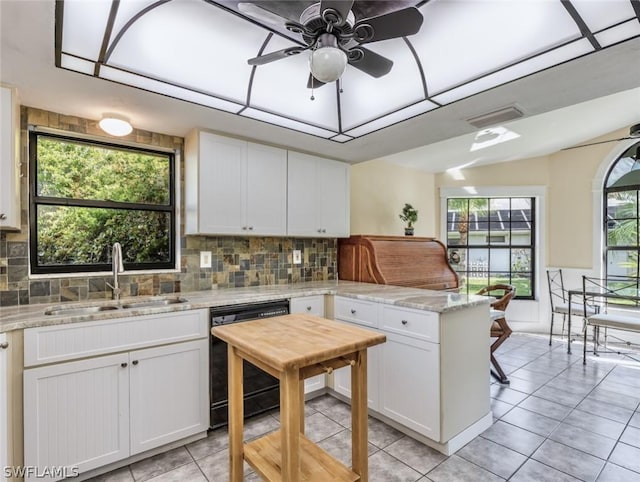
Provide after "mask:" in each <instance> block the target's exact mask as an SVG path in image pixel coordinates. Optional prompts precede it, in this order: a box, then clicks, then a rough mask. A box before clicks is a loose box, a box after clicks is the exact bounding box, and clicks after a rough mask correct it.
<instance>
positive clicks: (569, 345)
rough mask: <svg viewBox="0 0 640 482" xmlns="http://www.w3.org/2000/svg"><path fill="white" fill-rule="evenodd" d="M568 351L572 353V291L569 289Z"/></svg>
mask: <svg viewBox="0 0 640 482" xmlns="http://www.w3.org/2000/svg"><path fill="white" fill-rule="evenodd" d="M567 353H568V354H569V355H571V291H569V316H568V320H567Z"/></svg>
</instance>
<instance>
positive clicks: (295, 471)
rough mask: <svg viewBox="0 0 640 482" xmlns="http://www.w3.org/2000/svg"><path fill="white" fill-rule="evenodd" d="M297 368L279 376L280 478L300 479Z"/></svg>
mask: <svg viewBox="0 0 640 482" xmlns="http://www.w3.org/2000/svg"><path fill="white" fill-rule="evenodd" d="M300 384H301V380H300V374H299V370H287V371H285V372H284V373H282V377H281V378H280V434H281V436H282V443H281V448H282V480H283V482H298V481H299V480H300V429H301V427H300V425H301V424H300V421H301V415H300V411H301V410H304V407H303V406H302V400H301V399H300V393H301V392H300Z"/></svg>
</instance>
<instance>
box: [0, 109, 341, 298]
mask: <svg viewBox="0 0 640 482" xmlns="http://www.w3.org/2000/svg"><path fill="white" fill-rule="evenodd" d="M21 121H22V125H21V129H22V132H21V156H22V162H23V164H22V169H23V174H24V176H23V177H22V180H21V199H22V201H21V204H22V229H21V231H20V232H8V231H7V232H4V231H0V307H2V306H15V305H26V304H34V303H57V302H65V301H79V300H88V299H108V298H110V297H111V289H110V288H109V286H108V285H107V283H110V282H111V275H106V276H105V275H104V274H101V275H97V276H96V275H87V276H77V275H75V276H73V277H64V276H60V275H51V276H50V277H49V276H47V277H43V276H41V275H40V276H38V277H34V278H32V277H30V276H29V239H28V233H29V229H28V226H29V220H28V209H27V208H28V189H29V186H28V182H27V176H26V173H27V172H28V169H27V163H28V158H27V140H28V136H27V134H26V128H27V125H30V124H36V125H38V126H43V127H50V128H55V129H61V130H67V131H72V132H80V133H86V134H92V135H96V136H103V134H102V133H101V131H100V130H99V129H98V127H97V125H96V121H91V120H87V119H82V118H77V117H70V116H64V115H62V114H56V113H53V112H46V111H42V110H40V109H34V108H31V107H22V108H21ZM125 140H127V141H133V142H137V143H140V144H146V145H150V146H160V147H170V148H174V149H180V150H181V149H182V146H183V142H184V140H183V139H182V138H179V137H173V136H167V135H162V134H155V133H150V132H146V131H140V130H134V131H133V132H132V133H131V134H130V135H129V136H127V137H126V138H125ZM180 171H181V172H180V182H181V189H182V190H183V192H184V165H182V166H181V168H180ZM183 212H184V210H183ZM180 233H181V235H180V238H179V240H178V242H179V243H180V251H181V252H180V257H181V258H180V271H179V272H177V271H176V272H162V273H152V274H136V273H135V272H133V273H127V272H125V273H123V274H122V275H121V276H120V287H121V289H122V296H144V295H158V294H169V293H180V292H187V291H199V290H208V289H212V288H213V287H218V288H229V287H242V286H260V285H270V284H287V283H298V282H302V281H314V280H330V279H335V274H336V271H337V268H336V267H337V242H336V239H332V238H329V239H324V238H319V239H309V238H274V237H232V236H184V234H183V233H184V223H182V226H181V229H180ZM294 249H298V250H300V251H301V252H302V263H301V264H293V262H292V261H293V260H292V251H293V250H294ZM200 251H211V254H212V267H211V268H200Z"/></svg>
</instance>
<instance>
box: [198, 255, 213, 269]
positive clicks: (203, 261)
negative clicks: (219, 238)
mask: <svg viewBox="0 0 640 482" xmlns="http://www.w3.org/2000/svg"><path fill="white" fill-rule="evenodd" d="M200 267H201V268H211V251H200Z"/></svg>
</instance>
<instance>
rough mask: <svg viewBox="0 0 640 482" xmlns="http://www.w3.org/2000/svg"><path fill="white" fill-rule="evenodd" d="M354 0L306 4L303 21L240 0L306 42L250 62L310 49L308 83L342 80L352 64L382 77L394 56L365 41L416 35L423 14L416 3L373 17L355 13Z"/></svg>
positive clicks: (241, 7)
mask: <svg viewBox="0 0 640 482" xmlns="http://www.w3.org/2000/svg"><path fill="white" fill-rule="evenodd" d="M353 3H354V0H322V1H320V2H318V3H314V4H313V5H311V6H309V7H308V8H306V9H305V10H304V11H303V12H302V14H301V15H300V21H299V22H297V21H293V20H291V19H287V18H283V17H281V16H280V15H279V14H277V13H274V12H272V11H270V10H268V9H267V8H265V7H263V6H261V5H260V6H259V5H257V4H255V3H245V2H241V3H239V4H238V9H239V10H240V12H241V13H244V14H246V15H248V16H250V17H253V18H255V19H257V20H261V21H264V22H267V23H271V24H275V25H284V26H285V28H286V29H287V30H289V31H291V32H294V33H297V34H300V35H301V37H302V40H303V41H304V43H306V46H295V47H288V48H286V49H282V50H278V51H276V52H271V53H268V54H265V55H259V56H257V57H254V58H251V59H249V60H248V61H247V62H248V63H249V65H264V64H267V63H270V62H274V61H276V60H281V59H284V58H286V57H289V56H291V55H297V54H299V53H302V52H304V51H306V50H311V55H310V57H309V67H310V70H311V72H310V74H309V80H308V82H307V87H309V88H314V87H320V86H321V85H324V84H325V83H329V82H333V81H335V80H338V79H339V78H340V76H341V75H342V73H343V72H344V69H345V68H346V66H347V63H348V64H349V65H352V66H353V67H355V68H356V69H359V70H361V71H362V72H365V73H367V74H369V75H371V76H372V77H376V78H377V77H382V76H383V75H386V74H388V73H389V71H390V70H391V67H392V66H393V61H391V60H390V59H388V58H386V57H384V56H382V55H379V54H377V53H375V52H373V51H371V50H369V49H367V48H365V47H363V46H362V45H363V44H367V43H372V42H379V41H381V40H388V39H392V38H398V37H406V36H408V35H413V34H415V33H417V32H418V31H419V30H420V27H421V26H422V21H423V17H422V14H421V13H420V11H419V10H418V9H417V8H415V7H406V8H403V9H400V10H396V11H393V12H389V13H384V14H382V15H377V16H374V17H370V18H362V19H357V20H356V18H355V16H354V14H353V12H352V11H351V8H352V6H353Z"/></svg>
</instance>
